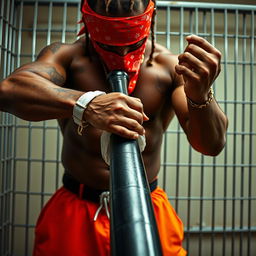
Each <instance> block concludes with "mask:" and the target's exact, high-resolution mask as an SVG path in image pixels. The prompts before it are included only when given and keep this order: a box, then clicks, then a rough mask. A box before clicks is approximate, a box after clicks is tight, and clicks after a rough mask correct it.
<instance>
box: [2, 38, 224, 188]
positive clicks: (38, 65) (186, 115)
mask: <svg viewBox="0 0 256 256" xmlns="http://www.w3.org/2000/svg"><path fill="white" fill-rule="evenodd" d="M187 40H189V43H190V44H189V45H191V47H187V49H186V51H188V52H191V54H195V55H198V52H200V54H202V56H201V57H200V56H199V55H198V58H200V59H202V60H205V61H203V62H201V61H200V62H199V61H198V60H194V57H193V58H192V60H190V56H189V55H188V54H181V55H179V57H178V56H176V55H173V54H172V53H171V52H169V51H168V50H167V49H166V48H164V47H162V46H160V45H158V44H156V49H155V52H154V58H153V65H152V66H147V65H146V60H147V59H148V56H149V54H150V51H151V47H150V45H151V44H150V42H149V41H148V42H147V47H146V52H145V58H144V62H143V63H142V65H141V70H140V74H139V78H138V81H137V85H136V88H135V90H134V92H133V93H132V94H131V95H130V96H124V95H121V94H119V93H110V87H109V85H108V83H107V82H106V73H105V70H104V67H103V65H102V62H101V60H100V58H99V56H98V55H97V53H96V52H95V50H94V49H93V47H92V46H90V47H89V56H88V54H86V50H85V49H86V47H85V39H84V38H81V39H79V40H78V41H76V42H75V43H73V44H60V43H54V44H52V45H50V46H47V47H46V48H44V49H43V50H42V51H41V53H40V54H39V56H38V58H37V60H36V61H35V62H33V63H30V64H26V65H23V66H22V67H20V68H19V69H17V70H16V71H14V72H13V73H12V74H11V75H10V76H9V77H8V78H6V79H5V80H4V81H2V82H1V86H0V110H3V111H7V112H10V113H12V114H14V115H16V116H18V117H20V118H22V119H25V120H30V121H41V120H48V119H58V120H59V124H60V127H61V130H62V133H63V151H62V162H63V166H64V168H65V171H66V172H68V173H70V174H71V175H72V176H74V177H75V178H76V179H77V180H78V181H79V182H81V183H84V184H86V185H88V186H90V187H93V188H96V189H106V188H108V185H109V167H108V166H107V164H105V162H104V161H103V159H102V157H101V150H100V135H101V132H102V130H106V131H109V132H114V133H117V134H119V135H121V136H125V137H128V138H133V135H134V134H135V133H136V134H144V133H145V136H146V148H145V150H144V152H143V160H144V164H145V168H146V171H147V175H148V180H149V182H151V181H152V180H153V179H154V178H155V177H156V176H157V174H158V172H159V169H160V152H161V144H162V137H163V134H164V131H165V130H166V129H167V127H168V125H169V123H170V121H171V120H172V118H173V116H174V114H176V115H177V118H178V120H179V122H180V124H181V126H182V127H183V129H184V132H185V133H186V135H187V137H188V140H189V142H190V143H191V145H192V146H193V147H194V148H195V149H196V150H198V151H200V152H202V153H204V154H208V155H216V154H218V153H219V152H220V151H221V150H222V148H223V146H224V144H225V131H226V129H227V118H226V116H225V115H224V113H223V112H222V111H221V109H220V108H219V106H218V104H217V103H216V101H215V100H213V102H211V104H210V105H209V106H207V107H206V108H203V109H197V108H193V107H191V106H189V105H188V104H187V101H186V94H189V96H190V98H192V99H193V100H194V101H195V102H203V101H205V99H207V97H208V90H209V87H210V85H211V84H212V82H213V81H214V80H215V78H216V77H217V75H218V73H219V69H220V67H219V64H218V62H219V60H218V58H220V56H219V53H218V51H217V50H216V49H215V48H213V47H212V46H211V45H210V44H209V43H208V42H207V41H205V40H204V39H202V38H200V37H197V36H193V37H191V38H189V39H187ZM192 45H193V47H192ZM216 60H218V61H216ZM193 62H196V63H195V64H193ZM186 63H187V64H186ZM213 63H214V68H213ZM192 64H193V66H194V67H196V68H195V72H198V73H199V72H201V73H202V76H198V75H197V73H195V72H193V73H192V72H191V71H190V70H189V67H190V66H191V65H192ZM203 71H205V72H204V73H203ZM182 75H183V76H182ZM183 77H184V78H185V79H183ZM190 78H191V79H190ZM184 81H185V82H184ZM184 85H185V90H184ZM94 90H101V91H105V92H106V93H107V94H106V95H103V96H98V97H96V98H95V99H94V100H93V101H92V102H91V103H90V104H89V106H88V108H87V110H86V111H85V113H84V116H85V119H86V120H87V121H88V122H89V123H90V125H89V126H88V127H87V128H86V130H85V131H84V132H83V136H80V135H78V134H77V125H76V124H74V122H73V119H72V111H73V106H74V104H75V102H76V100H77V99H78V98H79V97H80V96H81V95H82V94H83V93H84V92H87V91H94ZM185 93H186V94H185ZM138 99H140V101H139V100H138ZM145 115H146V116H147V118H145ZM124 116H125V119H124ZM143 120H144V122H143ZM117 124H118V125H117ZM124 127H125V128H126V130H125V131H124ZM144 130H145V131H144ZM132 132H133V133H132ZM209 141H210V142H211V143H208V142H209Z"/></svg>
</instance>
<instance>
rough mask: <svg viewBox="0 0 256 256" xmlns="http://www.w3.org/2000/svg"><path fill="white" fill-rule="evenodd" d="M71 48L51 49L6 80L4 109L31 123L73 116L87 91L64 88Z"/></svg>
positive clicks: (0, 96)
mask: <svg viewBox="0 0 256 256" xmlns="http://www.w3.org/2000/svg"><path fill="white" fill-rule="evenodd" d="M67 47H72V46H67V45H63V44H59V43H55V44H52V45H50V46H47V47H46V48H44V49H43V50H42V51H41V53H40V54H39V56H38V59H37V60H36V61H35V62H33V63H30V64H26V65H24V66H22V67H20V68H19V69H17V70H15V71H14V72H13V73H12V74H11V75H10V76H8V77H7V78H6V79H5V80H3V81H2V82H1V83H0V110H1V111H5V112H9V113H12V114H14V115H16V116H18V117H20V118H22V119H25V120H29V121H41V120H47V119H55V118H67V117H71V116H72V111H73V106H74V104H75V101H76V100H77V99H78V98H79V96H81V95H82V94H83V92H79V91H76V90H71V89H66V88H63V85H64V84H65V81H66V69H67V67H68V65H69V63H70V61H71V56H70V54H68V49H67Z"/></svg>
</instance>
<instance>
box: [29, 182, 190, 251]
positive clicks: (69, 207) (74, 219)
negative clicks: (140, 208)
mask: <svg viewBox="0 0 256 256" xmlns="http://www.w3.org/2000/svg"><path fill="white" fill-rule="evenodd" d="M151 196H152V202H153V205H154V211H155V216H156V221H157V225H158V230H159V234H160V240H161V244H162V249H163V255H165V256H174V255H175V256H181V255H182V256H183V255H186V251H185V250H184V249H183V248H182V240H183V225H182V222H181V220H180V219H179V218H178V216H177V214H176V212H175V211H174V209H173V208H172V206H171V205H170V203H169V201H168V198H167V196H166V193H165V192H164V191H163V190H162V189H160V188H159V187H157V188H156V189H155V190H154V191H153V192H152V193H151ZM98 207H99V204H98V203H94V202H91V201H87V200H83V199H80V198H79V197H78V196H77V195H76V194H73V193H72V192H69V191H68V190H67V189H65V188H63V187H62V188H60V189H59V190H58V191H57V192H56V193H55V194H54V196H53V197H52V198H51V199H50V201H49V202H48V203H47V204H46V206H45V207H44V209H43V210H42V212H41V214H40V217H39V219H38V222H37V226H36V237H35V245H34V253H33V256H53V255H54V256H108V255H110V239H109V233H110V229H109V226H110V225H109V224H110V223H109V219H108V217H107V215H106V212H105V210H104V209H103V210H101V211H100V213H99V215H98V218H97V220H96V221H94V220H93V219H94V216H95V213H96V211H97V209H98ZM143 256H146V255H143Z"/></svg>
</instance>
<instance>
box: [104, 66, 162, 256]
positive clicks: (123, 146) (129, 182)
mask: <svg viewBox="0 0 256 256" xmlns="http://www.w3.org/2000/svg"><path fill="white" fill-rule="evenodd" d="M128 80H129V77H128V75H127V73H126V72H123V71H112V72H111V73H110V74H109V75H108V81H109V83H110V85H111V89H112V91H114V92H121V93H124V94H127V84H128ZM110 214H111V217H110V225H111V228H110V237H111V255H113V256H126V255H127V256H158V255H162V249H161V243H160V239H159V234H158V229H157V224H156V220H155V215H154V210H153V205H152V201H151V196H150V189H149V184H148V180H147V176H146V172H145V167H144V163H143V160H142V156H141V153H140V149H139V145H138V142H137V140H131V139H126V138H123V137H121V136H118V135H115V134H112V135H111V138H110Z"/></svg>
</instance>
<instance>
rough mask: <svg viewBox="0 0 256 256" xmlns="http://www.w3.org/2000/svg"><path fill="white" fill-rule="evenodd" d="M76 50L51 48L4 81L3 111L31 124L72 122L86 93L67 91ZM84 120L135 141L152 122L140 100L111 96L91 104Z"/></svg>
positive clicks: (0, 107)
mask: <svg viewBox="0 0 256 256" xmlns="http://www.w3.org/2000/svg"><path fill="white" fill-rule="evenodd" d="M72 47H73V46H72V45H63V44H53V45H50V46H48V47H46V48H44V49H43V50H42V51H41V53H40V54H39V57H38V59H37V60H36V61H35V62H33V63H30V64H26V65H24V66H22V67H20V68H19V69H17V70H15V71H14V72H13V73H12V74H11V75H10V76H9V77H7V78H6V79H5V80H3V81H2V82H1V83H0V111H5V112H9V113H11V114H14V115H15V116H17V117H19V118H22V119H24V120H28V121H42V120H49V119H62V118H71V117H72V115H73V108H74V105H75V103H76V101H77V99H78V98H79V97H80V96H81V95H82V94H84V93H85V92H83V91H77V90H72V89H68V88H64V87H63V86H64V85H65V82H66V75H67V74H66V70H67V69H68V67H69V65H70V62H71V61H72V58H73V55H74V52H73V50H72V49H74V48H72ZM95 90H97V86H95ZM84 119H85V120H86V121H87V122H89V123H90V124H91V125H92V126H94V127H95V128H98V129H101V130H106V131H108V132H111V133H115V134H118V135H120V136H124V137H127V138H131V139H134V138H137V137H138V134H140V135H143V134H144V128H143V126H142V123H143V121H145V120H147V119H148V118H147V117H146V115H145V113H144V111H143V105H142V103H141V101H140V100H139V99H136V98H133V97H129V96H126V95H122V94H120V93H109V94H107V95H100V96H98V97H96V98H94V99H93V100H92V101H91V102H90V104H89V105H88V108H87V109H86V111H85V112H84Z"/></svg>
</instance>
